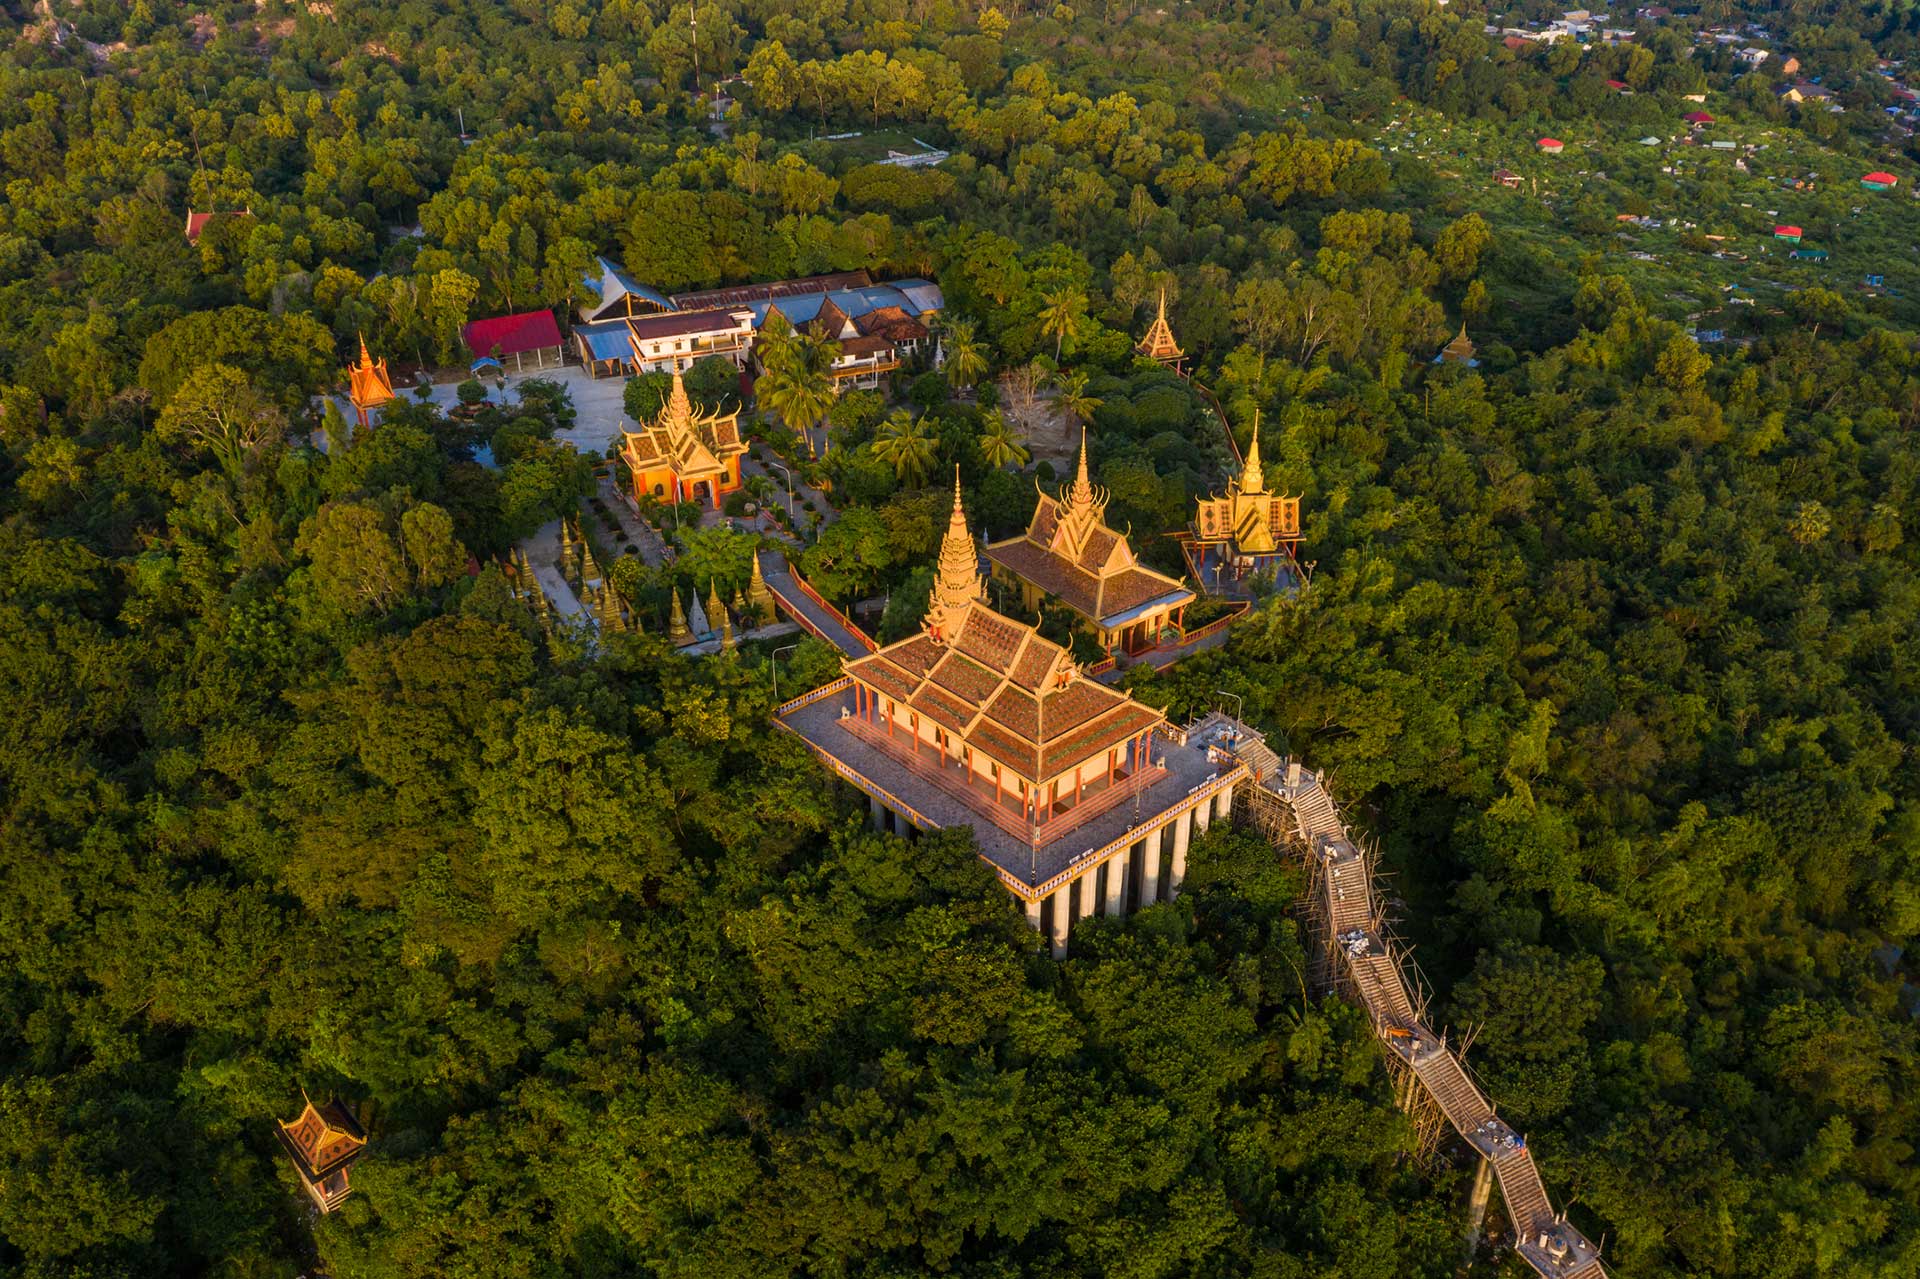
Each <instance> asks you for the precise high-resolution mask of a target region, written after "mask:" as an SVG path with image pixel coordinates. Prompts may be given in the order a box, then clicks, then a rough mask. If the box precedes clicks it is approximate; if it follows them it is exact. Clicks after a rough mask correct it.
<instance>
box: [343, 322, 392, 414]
mask: <svg viewBox="0 0 1920 1279" xmlns="http://www.w3.org/2000/svg"><path fill="white" fill-rule="evenodd" d="M347 399H348V400H350V401H352V403H353V407H355V408H356V409H360V410H361V411H363V412H364V411H365V410H367V409H376V408H379V407H380V406H381V405H382V404H385V403H387V402H388V401H389V400H391V399H393V380H392V379H391V378H390V377H388V376H387V362H386V360H385V359H384V358H382V359H379V360H376V359H374V358H373V356H372V355H370V354H369V353H368V352H367V340H366V339H365V338H364V337H363V338H361V339H360V362H359V363H358V364H356V365H354V366H353V367H351V368H349V369H348V370H347Z"/></svg>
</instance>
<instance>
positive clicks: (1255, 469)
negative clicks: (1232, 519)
mask: <svg viewBox="0 0 1920 1279" xmlns="http://www.w3.org/2000/svg"><path fill="white" fill-rule="evenodd" d="M1240 491H1241V492H1242V493H1264V492H1266V491H1267V473H1266V471H1265V470H1264V469H1262V467H1261V465H1260V410H1259V409H1258V408H1257V407H1256V408H1255V409H1254V410H1253V440H1252V442H1251V443H1249V444H1248V445H1247V464H1246V466H1244V467H1243V468H1241V471H1240Z"/></svg>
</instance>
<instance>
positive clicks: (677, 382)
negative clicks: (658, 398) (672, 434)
mask: <svg viewBox="0 0 1920 1279" xmlns="http://www.w3.org/2000/svg"><path fill="white" fill-rule="evenodd" d="M660 425H662V426H691V425H693V401H692V400H690V399H688V398H687V381H686V379H685V378H683V377H681V376H680V370H679V369H677V368H676V369H675V370H674V371H673V390H672V391H670V392H668V394H667V402H666V405H665V406H664V407H663V408H661V410H660Z"/></svg>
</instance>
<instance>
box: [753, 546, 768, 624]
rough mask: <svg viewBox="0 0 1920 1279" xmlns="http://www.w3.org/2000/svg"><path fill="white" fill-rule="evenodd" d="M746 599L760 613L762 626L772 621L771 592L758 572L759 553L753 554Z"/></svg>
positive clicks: (763, 577) (765, 580)
mask: <svg viewBox="0 0 1920 1279" xmlns="http://www.w3.org/2000/svg"><path fill="white" fill-rule="evenodd" d="M747 599H748V601H749V602H751V603H752V605H753V606H754V608H756V609H758V610H759V611H760V617H761V621H762V624H763V625H764V624H765V623H767V622H771V621H772V620H773V590H772V588H771V587H769V586H768V585H767V579H766V578H765V576H763V575H762V574H761V572H760V552H759V551H757V550H756V551H755V552H754V553H753V577H752V578H751V579H749V580H748V582H747Z"/></svg>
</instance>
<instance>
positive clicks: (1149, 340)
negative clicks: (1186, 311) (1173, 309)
mask: <svg viewBox="0 0 1920 1279" xmlns="http://www.w3.org/2000/svg"><path fill="white" fill-rule="evenodd" d="M1133 349H1134V350H1135V351H1138V352H1139V353H1140V354H1141V355H1144V356H1146V357H1147V358H1148V359H1149V360H1159V361H1161V362H1162V363H1170V362H1172V361H1174V360H1178V359H1180V358H1181V357H1182V356H1184V355H1185V354H1186V352H1185V351H1182V350H1181V349H1180V344H1179V343H1178V342H1175V341H1174V340H1173V326H1172V325H1170V324H1168V323H1167V291H1166V290H1165V289H1162V290H1160V312H1159V314H1158V315H1156V316H1154V317H1153V324H1152V325H1151V326H1149V327H1148V329H1147V336H1145V337H1143V338H1141V339H1140V345H1138V346H1136V347H1134V348H1133Z"/></svg>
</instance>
